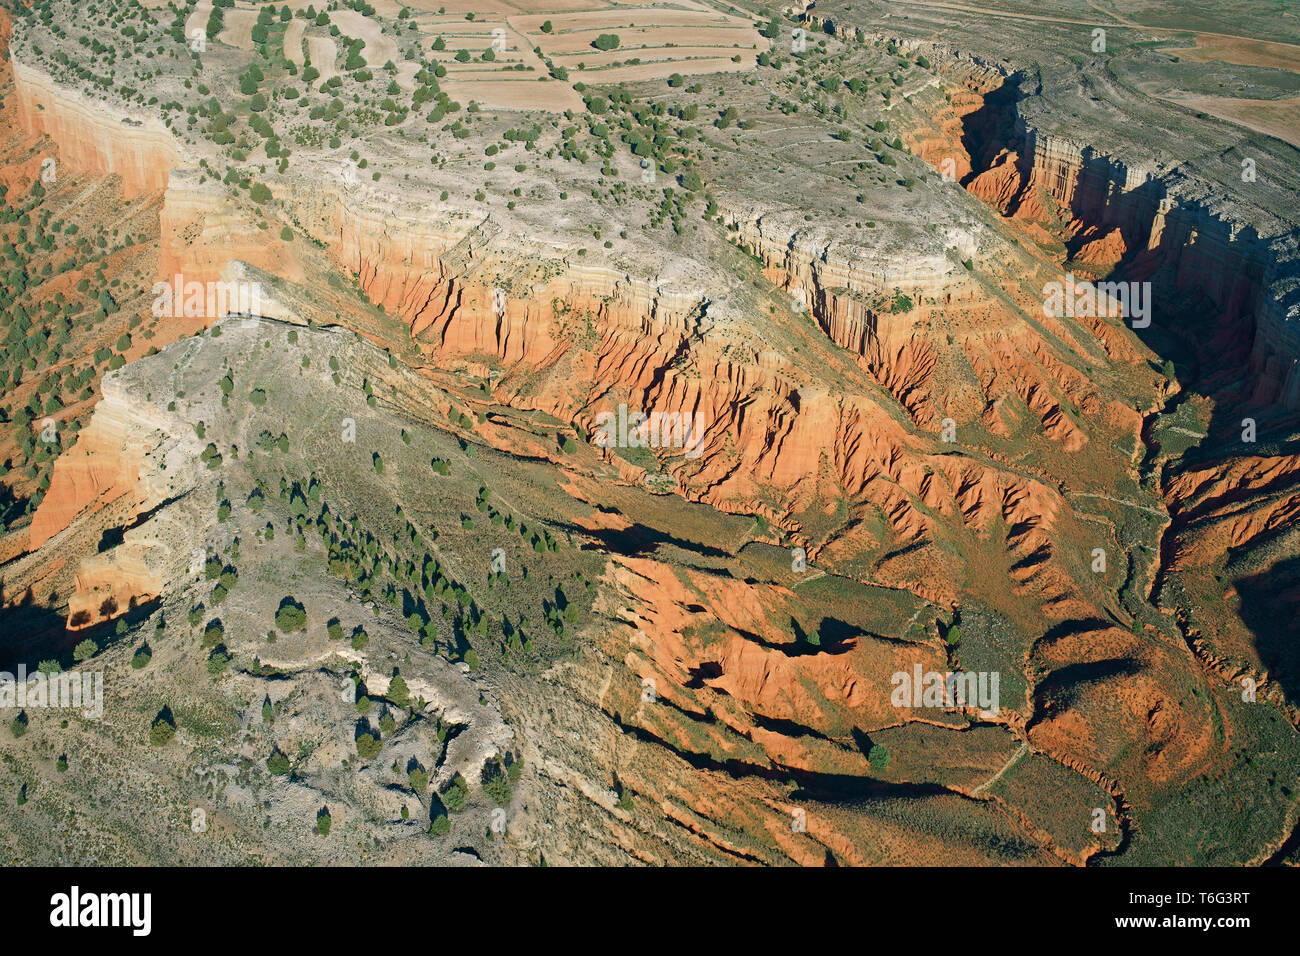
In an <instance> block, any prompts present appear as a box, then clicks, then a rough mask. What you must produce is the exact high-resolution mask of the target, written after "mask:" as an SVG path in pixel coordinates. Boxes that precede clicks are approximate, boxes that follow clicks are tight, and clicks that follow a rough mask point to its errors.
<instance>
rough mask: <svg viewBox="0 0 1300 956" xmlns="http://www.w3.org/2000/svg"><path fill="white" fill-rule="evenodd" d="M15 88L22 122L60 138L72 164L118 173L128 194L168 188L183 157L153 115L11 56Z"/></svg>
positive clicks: (63, 155) (62, 152) (61, 155)
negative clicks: (133, 110)
mask: <svg viewBox="0 0 1300 956" xmlns="http://www.w3.org/2000/svg"><path fill="white" fill-rule="evenodd" d="M11 62H12V64H13V71H14V92H15V94H16V95H17V98H18V108H19V115H20V116H21V118H22V122H23V125H24V126H25V127H26V128H27V129H28V131H30V132H32V133H34V134H41V133H44V134H46V135H48V136H49V137H50V138H51V139H53V140H54V141H55V143H57V144H58V149H59V158H60V159H61V160H62V161H63V162H65V163H68V164H69V165H70V166H72V167H73V168H74V169H80V170H84V171H87V172H94V173H100V174H103V175H107V176H113V175H116V176H120V177H121V178H122V193H123V196H124V197H125V198H126V199H133V198H135V197H137V196H140V195H143V194H146V193H153V192H159V191H161V190H163V189H166V188H167V175H168V173H169V172H170V171H171V170H172V169H174V168H175V167H176V166H179V165H180V163H181V156H180V151H179V149H178V148H177V145H176V140H175V138H174V137H173V136H172V134H171V131H170V130H168V129H167V127H166V126H165V125H164V124H163V123H162V122H161V121H160V120H159V119H158V118H157V117H154V116H134V115H132V114H130V113H129V112H127V111H125V110H123V109H122V108H121V107H118V106H116V105H115V104H113V103H111V102H109V101H107V100H92V99H90V98H89V97H87V96H85V95H84V94H83V93H81V92H79V91H78V90H75V89H73V88H72V87H69V86H67V85H65V84H61V83H58V82H57V81H56V80H54V78H53V77H51V76H49V75H48V74H46V73H44V72H43V71H41V70H39V69H36V68H35V67H32V66H28V65H26V64H24V63H22V62H21V61H19V60H18V59H16V58H15V59H13V60H12V61H11Z"/></svg>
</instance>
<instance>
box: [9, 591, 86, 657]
mask: <svg viewBox="0 0 1300 956" xmlns="http://www.w3.org/2000/svg"><path fill="white" fill-rule="evenodd" d="M77 640H80V638H78V639H77ZM74 645H75V641H72V640H71V637H70V634H69V631H68V629H67V624H66V622H65V621H64V619H63V615H61V614H59V613H58V611H56V610H55V609H54V608H51V607H46V606H44V605H42V604H37V603H36V599H35V597H34V595H33V594H32V593H31V591H28V592H26V593H25V594H23V596H22V598H20V599H19V600H18V602H17V603H15V604H11V605H9V606H7V607H4V608H0V671H8V672H9V673H13V672H14V671H15V669H16V668H17V666H18V665H19V664H20V663H23V664H26V665H27V669H28V670H29V671H31V670H33V669H35V667H36V664H37V663H38V662H39V660H42V659H44V658H46V657H61V656H62V655H63V653H64V652H65V651H67V653H68V655H69V657H70V656H71V652H72V647H73V646H74Z"/></svg>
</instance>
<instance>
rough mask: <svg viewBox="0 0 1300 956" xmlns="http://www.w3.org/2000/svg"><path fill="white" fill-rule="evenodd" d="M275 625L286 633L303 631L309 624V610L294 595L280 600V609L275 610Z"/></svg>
mask: <svg viewBox="0 0 1300 956" xmlns="http://www.w3.org/2000/svg"><path fill="white" fill-rule="evenodd" d="M275 626H276V627H278V628H279V629H280V630H282V631H284V632H285V633H286V634H288V633H290V632H291V631H301V630H302V629H303V628H305V627H306V626H307V612H306V610H304V609H303V606H302V605H301V604H299V603H298V602H297V601H295V600H294V599H293V598H292V597H286V598H285V599H284V600H283V601H281V602H280V609H279V610H278V611H276V612H275Z"/></svg>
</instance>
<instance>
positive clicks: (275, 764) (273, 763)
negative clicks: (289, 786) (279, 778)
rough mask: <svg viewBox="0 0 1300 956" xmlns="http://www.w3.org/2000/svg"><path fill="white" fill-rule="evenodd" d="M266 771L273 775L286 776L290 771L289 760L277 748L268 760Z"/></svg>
mask: <svg viewBox="0 0 1300 956" xmlns="http://www.w3.org/2000/svg"><path fill="white" fill-rule="evenodd" d="M266 769H267V770H269V771H271V773H273V774H286V773H288V772H289V770H290V767H289V758H288V757H286V756H285V755H284V754H283V753H281V752H280V750H279V748H277V749H275V750H273V751H271V756H269V757H267V758H266Z"/></svg>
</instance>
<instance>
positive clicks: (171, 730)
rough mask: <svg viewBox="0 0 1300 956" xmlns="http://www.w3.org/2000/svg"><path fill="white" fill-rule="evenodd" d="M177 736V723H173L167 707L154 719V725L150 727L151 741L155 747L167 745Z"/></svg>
mask: <svg viewBox="0 0 1300 956" xmlns="http://www.w3.org/2000/svg"><path fill="white" fill-rule="evenodd" d="M175 736H176V725H175V724H174V723H172V720H171V714H170V712H168V711H167V708H165V707H164V708H163V711H162V712H161V713H160V714H159V715H158V716H157V717H156V718H155V719H154V722H153V726H152V727H150V728H149V743H151V744H153V746H155V747H165V746H167V744H168V743H170V742H171V739H172V738H173V737H175Z"/></svg>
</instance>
